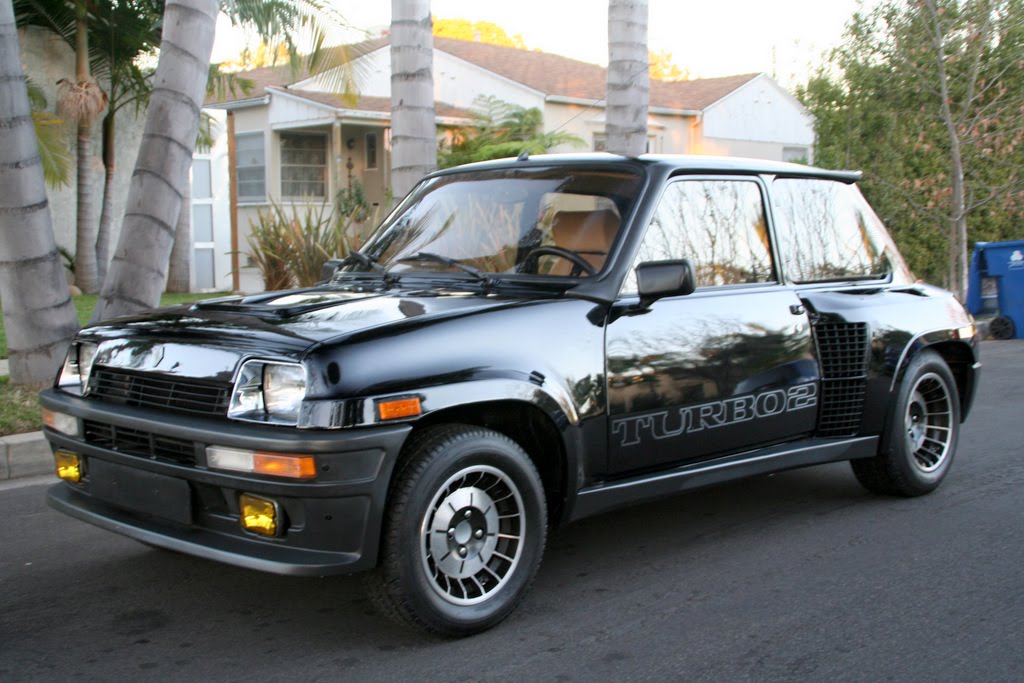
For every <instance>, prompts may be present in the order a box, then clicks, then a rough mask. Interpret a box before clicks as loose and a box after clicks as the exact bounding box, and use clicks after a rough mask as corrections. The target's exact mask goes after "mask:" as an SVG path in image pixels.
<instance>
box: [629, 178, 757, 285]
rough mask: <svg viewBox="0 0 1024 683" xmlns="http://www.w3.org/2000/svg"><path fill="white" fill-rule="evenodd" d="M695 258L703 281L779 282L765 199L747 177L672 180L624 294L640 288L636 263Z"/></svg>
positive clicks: (725, 283) (644, 239) (723, 282)
mask: <svg viewBox="0 0 1024 683" xmlns="http://www.w3.org/2000/svg"><path fill="white" fill-rule="evenodd" d="M680 258H686V259H690V262H691V263H692V264H693V267H694V275H695V276H696V279H697V286H698V287H716V286H722V285H738V284H750V283H757V282H774V281H775V272H774V269H773V267H772V257H771V248H770V245H769V242H768V225H767V222H766V220H765V211H764V202H763V200H762V198H761V190H760V188H759V187H758V185H757V183H754V182H752V181H746V180H683V181H679V182H675V183H672V184H671V185H669V186H668V187H667V188H666V190H665V194H664V195H662V198H661V201H660V202H659V204H658V209H657V211H656V213H655V215H654V218H653V219H652V220H651V224H650V225H649V226H647V232H646V233H645V234H644V238H643V241H642V242H641V243H640V250H639V251H638V252H637V255H636V259H635V260H634V261H633V269H632V270H631V271H630V274H629V277H628V278H627V280H626V283H625V284H624V285H623V293H624V294H635V293H636V291H637V289H636V273H635V269H636V266H637V265H639V264H641V263H644V262H646V261H664V260H667V259H680Z"/></svg>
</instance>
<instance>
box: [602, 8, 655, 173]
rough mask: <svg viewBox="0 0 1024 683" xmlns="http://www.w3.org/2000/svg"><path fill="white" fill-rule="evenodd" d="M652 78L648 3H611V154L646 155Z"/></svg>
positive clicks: (607, 126)
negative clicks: (648, 47) (648, 105)
mask: <svg viewBox="0 0 1024 683" xmlns="http://www.w3.org/2000/svg"><path fill="white" fill-rule="evenodd" d="M650 89H651V78H650V73H649V71H648V53H647V0H608V91H607V94H606V96H605V98H606V100H607V105H606V108H605V133H606V135H607V136H608V151H609V152H614V153H615V154H626V155H629V156H638V155H640V154H643V153H644V152H645V151H647V103H648V100H649V99H650Z"/></svg>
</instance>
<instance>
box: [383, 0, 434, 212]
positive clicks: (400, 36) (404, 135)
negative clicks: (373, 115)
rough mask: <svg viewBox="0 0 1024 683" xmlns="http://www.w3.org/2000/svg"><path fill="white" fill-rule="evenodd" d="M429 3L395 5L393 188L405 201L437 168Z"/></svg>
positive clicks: (409, 0)
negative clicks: (413, 188) (405, 197)
mask: <svg viewBox="0 0 1024 683" xmlns="http://www.w3.org/2000/svg"><path fill="white" fill-rule="evenodd" d="M432 23H433V20H432V19H431V17H430V0H391V187H392V190H393V191H394V194H395V197H396V198H397V199H401V198H402V197H404V196H405V195H406V194H408V192H409V190H411V189H412V187H413V185H415V184H416V182H417V181H418V180H419V179H420V178H422V177H423V176H424V175H426V174H427V173H430V172H431V171H433V170H434V169H435V168H437V125H436V123H435V120H434V75H433V68H434V66H433V65H434V40H433V37H432V36H431V25H432Z"/></svg>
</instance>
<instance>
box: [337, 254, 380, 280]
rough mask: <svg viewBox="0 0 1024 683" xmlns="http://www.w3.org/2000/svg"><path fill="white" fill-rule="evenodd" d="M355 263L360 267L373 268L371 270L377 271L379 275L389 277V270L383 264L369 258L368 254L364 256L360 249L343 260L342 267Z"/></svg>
mask: <svg viewBox="0 0 1024 683" xmlns="http://www.w3.org/2000/svg"><path fill="white" fill-rule="evenodd" d="M353 261H355V262H356V263H358V264H359V265H362V266H366V267H367V268H371V269H373V270H375V271H377V272H378V273H380V274H381V275H387V274H388V271H387V269H386V268H385V267H384V266H382V265H381V264H379V263H377V259H375V258H373V257H372V256H367V255H366V254H364V253H363V252H361V251H359V250H358V249H353V250H352V251H350V252H348V256H346V257H345V258H344V259H342V261H341V265H345V264H347V263H352V262H353Z"/></svg>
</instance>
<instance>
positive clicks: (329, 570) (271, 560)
mask: <svg viewBox="0 0 1024 683" xmlns="http://www.w3.org/2000/svg"><path fill="white" fill-rule="evenodd" d="M40 401H41V403H42V405H43V406H44V407H46V408H49V409H51V410H56V411H60V412H62V413H68V414H70V415H74V416H75V417H76V418H77V419H78V420H79V428H80V431H81V432H82V433H83V434H86V433H87V432H86V431H85V430H84V428H83V425H84V422H85V421H89V423H90V424H99V425H104V426H112V427H113V428H114V429H123V430H126V431H130V433H131V434H132V437H133V440H134V442H135V443H144V441H145V438H146V437H147V436H148V438H150V440H151V441H154V442H155V441H159V440H160V439H161V438H168V439H174V440H175V441H176V442H178V443H180V442H186V443H187V442H191V443H192V445H193V455H194V458H192V460H194V463H193V462H192V461H191V460H189V461H188V462H176V461H172V460H169V459H167V458H164V457H160V456H159V455H155V456H154V455H147V454H140V453H139V452H138V451H137V450H136V452H134V453H128V452H124V451H125V449H124V448H121V447H120V446H118V447H116V448H112V447H108V446H109V444H102V445H101V444H98V443H96V442H95V441H94V442H90V441H89V440H88V438H87V437H83V438H76V437H71V436H68V435H66V434H62V433H60V432H56V431H53V430H51V429H44V430H43V432H44V434H45V436H46V438H47V440H48V441H49V442H50V446H51V447H52V448H53V449H57V448H60V449H64V450H68V451H72V452H75V453H78V454H79V455H80V456H82V457H83V459H84V474H83V478H82V481H81V482H80V483H79V484H70V483H66V482H61V483H59V484H56V485H55V486H53V487H51V488H50V490H49V492H48V502H49V504H50V506H51V507H53V508H54V509H56V510H59V511H61V512H64V513H66V514H69V515H71V516H73V517H77V518H78V519H81V520H83V521H86V522H89V523H91V524H95V525H97V526H100V527H103V528H105V529H109V530H111V531H116V532H117V533H120V534H124V535H126V536H130V537H132V538H135V539H138V540H140V541H144V542H146V543H150V544H152V545H157V546H161V547H165V548H169V549H172V550H177V551H180V552H184V553H188V554H191V555H197V556H199V557H205V558H207V559H211V560H217V561H220V562H225V563H228V564H233V565H237V566H241V567H247V568H250V569H259V570H262V571H268V572H273V573H277V574H292V575H314V576H321V575H327V574H343V573H351V572H356V571H360V570H363V569H369V568H371V567H373V566H374V565H375V564H376V561H377V547H378V543H379V539H380V528H381V520H382V517H383V512H384V505H385V502H386V496H387V488H388V482H389V480H390V478H391V471H392V469H393V467H394V463H395V461H396V459H397V458H398V453H399V451H400V450H401V448H402V445H403V444H404V442H405V439H406V437H407V436H408V434H409V432H410V431H411V429H412V428H411V427H410V426H409V425H395V426H388V427H373V428H366V429H349V430H338V431H307V430H299V429H295V428H287V427H273V426H267V425H256V424H246V423H239V422H232V421H228V420H226V419H213V418H200V417H193V416H182V415H180V414H174V413H162V412H159V411H154V410H152V409H141V408H133V407H128V406H120V405H114V404H109V403H102V402H99V401H90V400H86V399H83V398H79V397H76V396H70V395H67V394H64V393H62V392H59V391H55V390H52V389H50V390H47V391H44V392H43V393H42V394H41V395H40ZM140 435H142V436H141V437H140ZM140 438H141V441H140ZM210 444H216V445H220V446H229V447H233V448H242V449H252V450H263V451H274V452H280V453H303V454H312V455H314V456H315V458H316V464H317V471H318V474H317V477H316V479H313V480H310V481H305V482H300V481H295V480H287V479H282V478H279V477H271V476H261V475H252V474H246V473H238V472H225V471H219V470H212V469H208V468H207V467H206V466H205V449H206V446H207V445H210ZM91 461H102V462H101V463H97V465H94V466H93V469H102V470H103V471H104V472H107V473H110V472H115V473H119V475H120V476H121V481H119V482H117V483H116V484H114V485H113V486H112V485H111V482H109V481H108V482H104V485H102V486H94V482H93V480H92V479H91V478H90V469H91V468H90V462H91ZM161 482H162V483H163V484H164V485H161ZM181 482H184V483H181ZM118 486H122V487H124V488H127V487H132V489H133V490H132V491H130V492H128V491H125V492H124V493H125V495H120V494H118V493H116V492H117V490H118V488H117V487H118ZM140 488H143V489H145V493H141V494H140V491H139V489H140ZM150 489H151V490H150ZM112 490H113V491H114V492H115V493H114V494H112V493H111V491H112ZM241 493H250V494H255V495H257V496H261V497H264V498H270V499H273V500H274V501H276V502H277V503H278V505H279V507H280V510H281V511H282V518H283V524H282V530H281V532H280V533H279V534H278V536H276V537H273V538H268V537H263V536H258V535H256V534H252V533H249V532H247V531H245V530H243V529H242V528H241V526H240V525H239V510H238V496H239V495H240V494H241ZM165 503H166V504H165Z"/></svg>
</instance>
